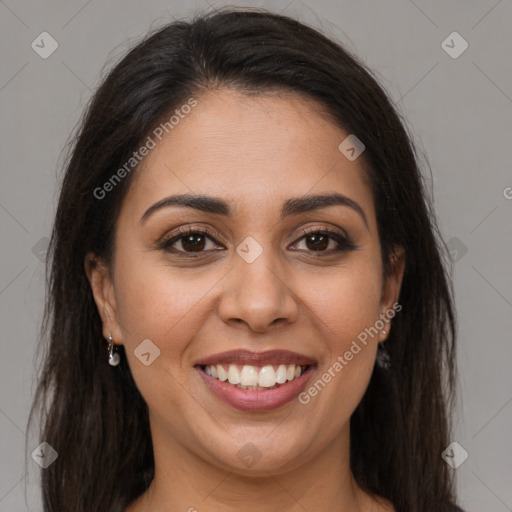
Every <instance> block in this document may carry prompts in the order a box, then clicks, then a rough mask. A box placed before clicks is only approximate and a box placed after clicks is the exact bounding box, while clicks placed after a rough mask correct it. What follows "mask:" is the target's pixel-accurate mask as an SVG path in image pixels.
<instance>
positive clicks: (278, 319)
mask: <svg viewBox="0 0 512 512" xmlns="http://www.w3.org/2000/svg"><path fill="white" fill-rule="evenodd" d="M275 262H276V260H275V257H272V255H271V254H270V251H263V253H262V254H261V255H260V256H259V257H258V258H257V259H256V260H255V261H253V262H252V263H247V262H246V261H244V260H243V259H242V258H240V257H238V256H236V257H235V262H234V268H233V269H232V271H231V272H229V274H228V275H227V276H226V279H228V284H227V286H226V289H225V290H224V293H223V294H222V298H221V301H220V305H219V308H218V314H219V316H220V318H221V319H222V321H223V322H225V323H226V324H230V325H231V326H235V325H236V324H245V325H246V326H248V327H249V328H250V329H251V330H252V331H254V332H258V333H264V332H268V331H269V329H274V328H275V326H277V325H281V324H282V326H284V325H286V324H290V323H293V322H295V321H296V319H297V316H298V305H297V300H296V296H295V293H294V292H293V290H292V288H291V286H290V285H291V283H290V282H287V279H286V273H285V272H283V271H282V269H281V267H279V266H276V264H275Z"/></svg>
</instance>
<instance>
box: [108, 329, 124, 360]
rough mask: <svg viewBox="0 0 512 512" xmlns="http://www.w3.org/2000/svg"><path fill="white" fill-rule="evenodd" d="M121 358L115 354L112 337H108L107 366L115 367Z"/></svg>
mask: <svg viewBox="0 0 512 512" xmlns="http://www.w3.org/2000/svg"><path fill="white" fill-rule="evenodd" d="M120 360H121V358H120V357H119V354H118V353H117V352H115V347H114V342H113V340H112V335H111V334H109V335H108V364H109V365H110V366H117V365H118V364H119V361H120Z"/></svg>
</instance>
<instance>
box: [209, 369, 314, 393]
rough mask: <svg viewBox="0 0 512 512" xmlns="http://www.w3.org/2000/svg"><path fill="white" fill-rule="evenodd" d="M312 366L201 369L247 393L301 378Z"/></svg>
mask: <svg viewBox="0 0 512 512" xmlns="http://www.w3.org/2000/svg"><path fill="white" fill-rule="evenodd" d="M310 366H311V365H298V364H279V365H264V366H254V365H238V364H212V365H200V369H201V370H202V371H203V372H204V373H206V375H208V376H210V377H212V378H213V379H216V380H219V381H221V382H225V383H227V384H231V385H232V386H233V387H235V388H238V389H243V390H247V391H269V390H271V389H277V388H279V387H280V386H282V385H284V384H286V383H287V382H291V381H293V380H295V379H298V378H299V377H301V376H302V375H303V374H304V373H305V372H306V371H307V370H308V369H309V368H310Z"/></svg>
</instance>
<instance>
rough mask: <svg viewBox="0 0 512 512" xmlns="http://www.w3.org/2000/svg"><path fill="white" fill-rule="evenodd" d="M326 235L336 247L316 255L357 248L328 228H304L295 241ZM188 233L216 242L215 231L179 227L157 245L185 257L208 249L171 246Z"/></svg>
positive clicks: (350, 240)
mask: <svg viewBox="0 0 512 512" xmlns="http://www.w3.org/2000/svg"><path fill="white" fill-rule="evenodd" d="M313 234H314V235H326V236H328V237H329V238H330V239H332V240H334V241H335V242H337V243H338V247H337V248H336V249H330V250H328V251H318V253H317V257H320V258H321V257H323V256H329V255H331V254H334V253H340V252H346V251H355V250H357V249H358V248H359V246H358V245H356V244H355V243H354V242H353V240H352V239H351V238H350V237H348V236H344V235H342V234H341V233H338V232H336V231H332V230H330V229H319V228H306V229H303V230H302V231H300V232H299V234H298V236H299V238H298V239H297V241H296V242H295V243H297V242H300V241H301V240H302V239H303V238H306V237H307V236H308V235H313ZM190 235H206V237H207V238H209V239H210V240H211V241H212V242H214V243H216V244H218V242H217V240H216V237H217V235H216V234H215V233H212V232H211V231H209V230H208V229H206V228H202V229H197V228H190V227H187V228H181V229H179V230H178V231H176V232H174V233H171V235H169V237H167V238H165V239H164V240H162V241H161V242H160V243H159V244H158V246H159V248H160V249H162V250H164V251H167V252H172V253H175V254H176V253H177V254H183V255H187V256H186V257H190V258H198V257H201V256H202V255H204V253H205V252H208V251H198V252H197V253H194V252H187V251H180V250H176V249H173V248H172V245H174V244H175V243H176V242H179V241H180V240H181V239H183V238H185V237H186V236H190ZM307 252H315V251H307Z"/></svg>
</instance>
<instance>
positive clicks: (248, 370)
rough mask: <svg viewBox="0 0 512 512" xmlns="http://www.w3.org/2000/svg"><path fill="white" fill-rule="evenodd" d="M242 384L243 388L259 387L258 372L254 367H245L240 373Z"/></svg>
mask: <svg viewBox="0 0 512 512" xmlns="http://www.w3.org/2000/svg"><path fill="white" fill-rule="evenodd" d="M240 384H242V386H257V385H258V372H257V371H256V368H254V366H244V367H243V368H242V371H241V373H240Z"/></svg>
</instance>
